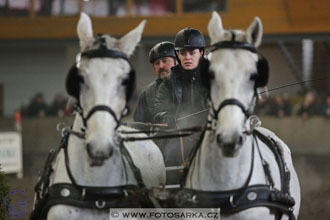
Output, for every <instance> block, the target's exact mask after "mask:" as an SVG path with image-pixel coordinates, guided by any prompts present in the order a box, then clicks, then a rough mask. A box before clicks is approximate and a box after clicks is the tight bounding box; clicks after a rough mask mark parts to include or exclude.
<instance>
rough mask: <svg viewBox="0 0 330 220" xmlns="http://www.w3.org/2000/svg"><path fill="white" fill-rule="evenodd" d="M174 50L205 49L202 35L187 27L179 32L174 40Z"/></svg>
mask: <svg viewBox="0 0 330 220" xmlns="http://www.w3.org/2000/svg"><path fill="white" fill-rule="evenodd" d="M174 45H175V50H182V49H201V50H204V48H205V39H204V37H203V35H202V33H201V32H200V31H199V30H197V29H194V28H191V27H187V28H185V29H182V30H181V31H179V32H178V33H177V34H176V36H175V40H174Z"/></svg>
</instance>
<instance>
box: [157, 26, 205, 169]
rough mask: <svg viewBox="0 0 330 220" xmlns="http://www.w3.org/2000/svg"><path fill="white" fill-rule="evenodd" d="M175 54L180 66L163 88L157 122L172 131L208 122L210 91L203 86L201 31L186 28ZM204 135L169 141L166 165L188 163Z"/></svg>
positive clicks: (203, 41) (159, 95)
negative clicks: (200, 65) (191, 153)
mask: <svg viewBox="0 0 330 220" xmlns="http://www.w3.org/2000/svg"><path fill="white" fill-rule="evenodd" d="M174 44H175V53H176V56H177V58H178V61H179V64H178V65H176V66H174V67H173V68H172V71H171V73H170V74H169V75H168V76H167V77H166V78H165V79H164V80H163V83H162V84H161V85H160V87H159V89H158V92H157V96H156V100H155V114H154V121H155V122H156V123H167V124H168V126H169V127H171V128H188V127H193V126H199V125H205V124H206V122H207V114H208V111H207V94H208V92H207V90H206V89H205V88H204V87H203V85H202V83H201V77H200V74H203V73H200V69H199V62H200V59H204V58H203V56H204V49H205V40H204V37H203V35H202V34H201V32H200V31H198V30H196V29H194V28H190V27H188V28H185V29H183V30H181V31H179V32H178V33H177V35H176V37H175V42H174ZM199 137H200V133H199V134H198V133H197V134H194V135H191V136H188V137H185V138H183V141H180V139H179V138H175V139H169V140H168V143H167V144H166V146H165V153H164V154H165V165H166V166H176V165H180V164H182V163H184V162H185V160H186V159H187V157H188V156H189V154H190V152H191V150H192V148H193V146H194V145H195V144H196V142H197V141H198V140H199ZM180 142H181V143H180Z"/></svg>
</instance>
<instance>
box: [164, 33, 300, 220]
mask: <svg viewBox="0 0 330 220" xmlns="http://www.w3.org/2000/svg"><path fill="white" fill-rule="evenodd" d="M218 49H243V50H247V51H250V52H252V53H257V50H256V48H255V47H254V46H253V45H252V44H249V43H245V42H243V43H242V42H237V41H235V35H234V33H233V39H232V41H225V42H219V43H216V44H214V45H212V48H211V51H215V50H218ZM257 65H258V64H257ZM258 71H259V70H258ZM259 72H261V71H259ZM263 74H268V73H267V72H266V73H263ZM256 95H257V92H256V89H255V92H254V96H253V98H252V100H251V102H250V104H249V106H247V107H246V106H245V105H244V104H243V103H242V102H241V101H239V100H237V99H234V98H227V99H225V100H223V101H222V103H220V104H219V106H218V107H217V108H216V107H215V106H214V103H213V101H212V99H211V97H209V101H210V116H211V119H212V120H211V121H208V124H209V125H210V128H209V127H206V128H205V129H204V131H203V134H202V135H201V138H200V140H199V141H198V143H196V145H195V146H194V149H193V151H192V152H191V155H190V157H189V160H188V165H187V166H186V167H185V169H184V175H183V179H182V181H181V188H180V189H178V190H175V191H173V192H171V193H170V195H169V196H168V197H169V199H168V200H167V201H166V200H163V201H160V202H164V203H166V205H167V206H170V207H171V206H172V207H176V208H186V207H189V208H192V207H193V208H194V207H195V208H220V209H221V213H223V214H232V213H237V212H240V211H242V210H246V209H249V208H253V207H269V208H272V209H275V210H276V211H277V213H276V215H275V219H276V220H280V219H281V218H282V216H283V214H286V215H288V216H289V220H295V216H294V214H293V206H294V205H295V200H294V198H293V197H292V196H291V195H290V187H289V183H290V172H289V170H288V168H287V166H286V164H285V161H284V159H283V157H282V154H281V152H280V148H279V146H278V144H277V142H276V141H275V140H274V139H273V138H272V137H271V136H265V135H264V134H262V133H260V132H259V131H258V130H256V129H253V130H251V131H247V132H246V133H247V135H252V136H253V142H252V143H253V145H252V152H251V158H252V160H251V161H252V162H251V166H250V172H249V175H248V178H247V180H246V182H245V184H244V185H243V187H241V188H239V189H235V190H225V191H203V190H195V189H188V188H183V186H184V182H185V181H186V178H187V174H188V170H189V168H190V166H191V164H192V161H193V159H194V158H195V157H196V154H197V152H198V149H199V147H200V146H201V143H202V140H203V138H204V136H205V132H206V130H211V133H210V139H211V140H212V141H213V139H214V136H215V129H216V125H217V122H218V114H219V112H220V111H221V110H222V109H223V108H224V107H225V106H227V105H235V106H237V107H239V108H240V109H241V110H242V112H243V113H244V115H245V118H246V120H247V119H248V118H249V117H250V115H251V113H252V109H253V103H254V101H255V97H256ZM258 139H259V140H261V141H262V142H264V143H265V144H266V146H268V147H269V149H270V150H271V151H272V153H273V154H274V156H275V159H276V161H277V165H278V167H279V171H280V178H281V189H280V190H279V189H276V188H274V180H273V178H272V175H271V171H270V168H269V164H268V163H267V161H265V160H264V159H263V157H262V154H261V151H260V149H259V145H258ZM255 148H257V151H258V153H259V156H260V159H261V162H262V165H263V170H264V173H265V176H266V179H267V182H268V184H255V185H249V184H250V181H251V177H252V173H253V167H254V154H255V153H254V152H255Z"/></svg>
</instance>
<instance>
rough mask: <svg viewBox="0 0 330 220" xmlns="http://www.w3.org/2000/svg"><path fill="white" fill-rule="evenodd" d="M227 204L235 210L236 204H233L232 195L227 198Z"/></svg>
mask: <svg viewBox="0 0 330 220" xmlns="http://www.w3.org/2000/svg"><path fill="white" fill-rule="evenodd" d="M229 202H230V205H231V206H232V207H233V208H235V207H236V204H235V203H234V195H231V196H230V198H229Z"/></svg>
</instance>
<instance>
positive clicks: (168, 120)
mask: <svg viewBox="0 0 330 220" xmlns="http://www.w3.org/2000/svg"><path fill="white" fill-rule="evenodd" d="M166 123H167V125H168V127H170V128H175V127H176V122H175V118H174V117H173V116H168V117H167V118H166Z"/></svg>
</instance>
